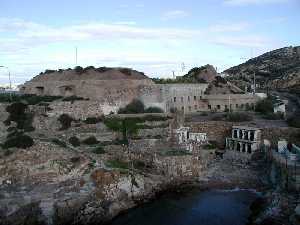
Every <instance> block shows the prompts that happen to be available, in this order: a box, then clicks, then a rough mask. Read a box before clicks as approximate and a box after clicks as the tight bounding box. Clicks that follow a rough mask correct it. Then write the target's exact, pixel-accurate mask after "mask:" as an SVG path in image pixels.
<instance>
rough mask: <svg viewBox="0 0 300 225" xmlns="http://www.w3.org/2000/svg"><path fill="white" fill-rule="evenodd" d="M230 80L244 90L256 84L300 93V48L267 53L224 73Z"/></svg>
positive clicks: (263, 87)
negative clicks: (253, 83)
mask: <svg viewBox="0 0 300 225" xmlns="http://www.w3.org/2000/svg"><path fill="white" fill-rule="evenodd" d="M224 72H225V73H227V74H228V75H229V80H231V81H232V82H234V83H235V84H237V85H238V86H239V87H241V88H242V89H244V87H245V86H250V85H251V83H252V82H253V77H254V76H253V74H254V72H255V74H256V82H257V84H258V86H259V87H260V88H262V89H272V90H281V89H287V88H288V89H289V91H296V92H299V91H300V46H297V47H285V48H280V49H277V50H274V51H270V52H267V53H265V54H263V55H260V56H258V57H255V58H253V59H250V60H248V61H247V62H245V63H243V64H240V65H238V66H234V67H232V68H230V69H228V70H225V71H224Z"/></svg>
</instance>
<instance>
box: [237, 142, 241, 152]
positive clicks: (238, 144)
mask: <svg viewBox="0 0 300 225" xmlns="http://www.w3.org/2000/svg"><path fill="white" fill-rule="evenodd" d="M236 150H237V151H238V152H240V151H241V144H240V143H237V145H236Z"/></svg>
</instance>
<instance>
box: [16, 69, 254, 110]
mask: <svg viewBox="0 0 300 225" xmlns="http://www.w3.org/2000/svg"><path fill="white" fill-rule="evenodd" d="M20 90H21V92H22V93H25V94H37V95H51V96H63V97H66V96H78V97H83V98H86V99H89V100H90V101H94V102H96V103H95V104H97V105H98V106H99V107H98V108H102V109H104V110H102V111H103V112H109V111H111V109H113V110H112V111H117V110H118V108H120V107H123V106H125V105H126V104H128V103H129V102H130V101H132V100H133V99H134V98H138V99H140V100H142V101H143V102H144V104H145V106H146V107H150V106H156V107H159V108H161V109H163V110H164V111H165V112H170V111H172V110H180V111H183V112H184V113H194V112H203V111H204V112H205V111H207V112H209V111H215V112H224V111H227V110H231V111H239V110H247V109H249V107H253V106H254V104H255V103H256V101H257V100H258V97H257V96H254V95H252V94H245V93H243V92H242V91H241V90H240V89H238V88H237V87H235V86H234V85H231V84H229V83H226V82H224V81H221V82H219V81H218V79H215V80H213V81H211V82H206V83H176V84H155V83H154V82H153V81H152V80H151V79H150V78H148V77H147V76H145V75H144V73H141V72H138V71H135V70H132V69H127V68H106V67H101V68H97V69H96V68H94V67H87V68H85V69H82V68H81V67H80V68H78V67H77V68H75V69H73V70H72V69H68V70H58V71H49V70H48V71H46V72H45V73H41V74H40V75H38V76H36V77H34V78H33V79H32V80H30V81H28V82H26V83H25V84H24V85H23V86H21V88H20ZM105 109H109V110H105Z"/></svg>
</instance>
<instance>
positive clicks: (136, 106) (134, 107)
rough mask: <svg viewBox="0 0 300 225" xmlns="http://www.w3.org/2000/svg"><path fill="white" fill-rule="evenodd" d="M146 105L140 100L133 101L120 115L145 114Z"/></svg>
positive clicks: (120, 110) (120, 111)
mask: <svg viewBox="0 0 300 225" xmlns="http://www.w3.org/2000/svg"><path fill="white" fill-rule="evenodd" d="M144 111H145V105H144V103H143V102H142V101H140V100H138V99H134V100H132V102H130V103H129V104H128V105H127V106H125V107H124V108H120V109H119V111H118V113H119V114H137V113H144Z"/></svg>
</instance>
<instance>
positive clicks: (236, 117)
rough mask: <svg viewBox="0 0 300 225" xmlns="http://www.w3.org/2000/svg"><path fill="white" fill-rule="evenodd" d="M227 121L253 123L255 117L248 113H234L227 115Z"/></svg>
mask: <svg viewBox="0 0 300 225" xmlns="http://www.w3.org/2000/svg"><path fill="white" fill-rule="evenodd" d="M226 120H227V121H230V122H244V121H252V120H253V117H252V116H251V115H249V114H248V113H244V112H233V113H228V114H227V116H226Z"/></svg>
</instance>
